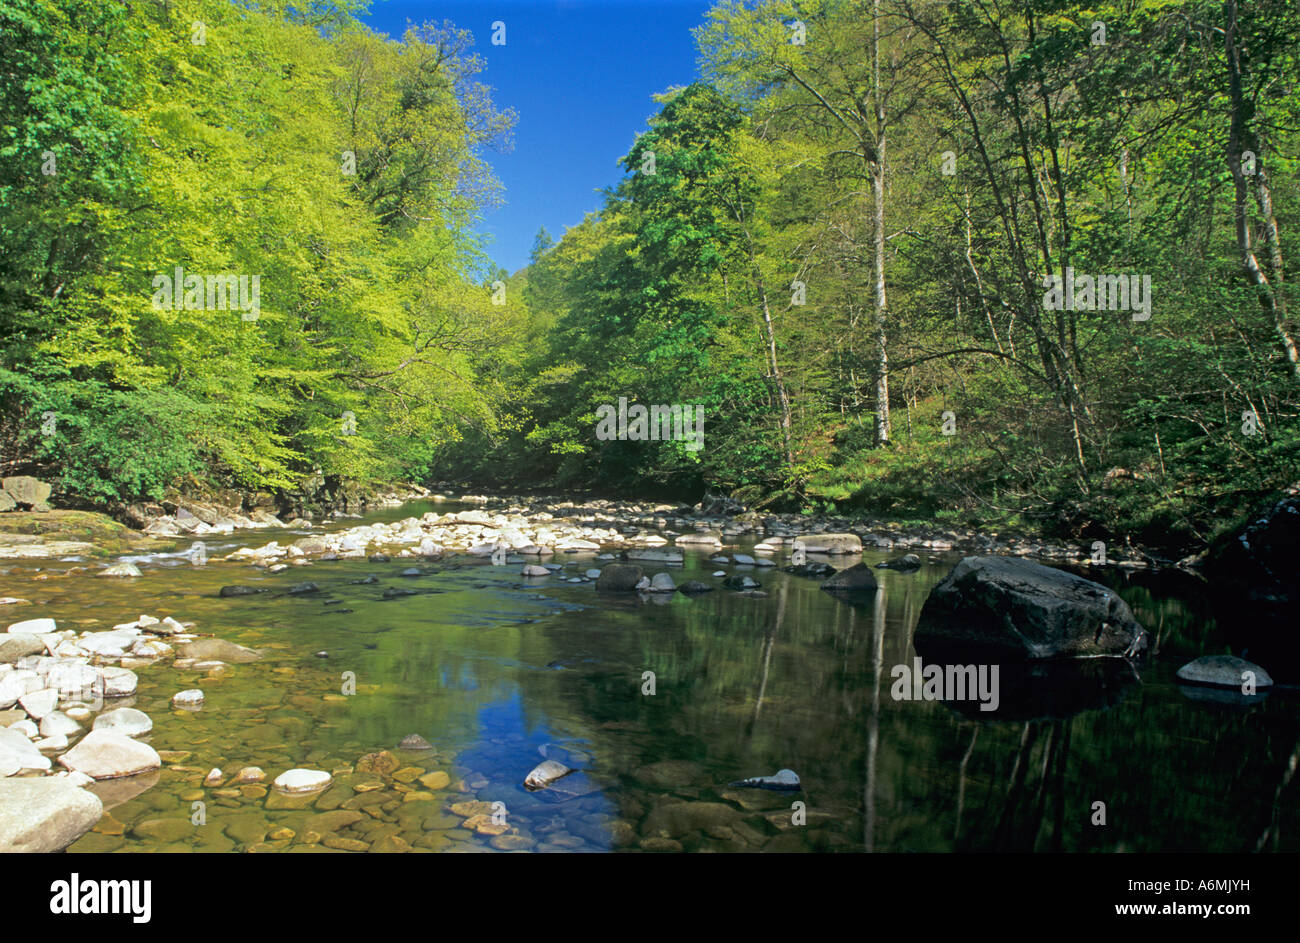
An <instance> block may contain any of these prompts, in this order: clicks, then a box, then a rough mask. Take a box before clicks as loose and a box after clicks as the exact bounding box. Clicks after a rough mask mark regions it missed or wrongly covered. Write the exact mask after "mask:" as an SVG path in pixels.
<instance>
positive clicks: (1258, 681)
mask: <svg viewBox="0 0 1300 943" xmlns="http://www.w3.org/2000/svg"><path fill="white" fill-rule="evenodd" d="M1248 671H1249V672H1252V673H1253V675H1254V684H1255V688H1256V689H1257V690H1262V689H1264V688H1271V687H1272V686H1273V679H1272V678H1271V677H1269V674H1268V672H1267V671H1265V670H1264V669H1263V668H1261V667H1260V666H1259V665H1256V664H1254V663H1253V662H1249V661H1246V660H1245V659H1244V658H1237V657H1235V656H1233V655H1202V656H1201V657H1200V658H1198V659H1196V660H1195V661H1189V662H1188V663H1187V664H1185V665H1183V667H1181V668H1179V669H1178V680H1179V681H1183V682H1185V683H1187V684H1204V685H1210V686H1212V687H1219V688H1236V689H1237V690H1241V688H1242V687H1243V685H1245V683H1246V682H1245V679H1243V678H1242V675H1243V674H1244V673H1245V672H1248Z"/></svg>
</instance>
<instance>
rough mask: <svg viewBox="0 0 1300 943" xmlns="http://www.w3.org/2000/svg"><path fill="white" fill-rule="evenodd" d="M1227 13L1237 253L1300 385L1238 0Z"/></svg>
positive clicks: (1230, 163)
mask: <svg viewBox="0 0 1300 943" xmlns="http://www.w3.org/2000/svg"><path fill="white" fill-rule="evenodd" d="M1223 10H1224V15H1225V17H1226V20H1227V22H1226V23H1225V25H1224V39H1223V42H1224V48H1225V50H1226V52H1227V59H1228V94H1229V97H1230V101H1231V107H1232V123H1231V126H1230V127H1229V130H1228V169H1229V170H1230V171H1231V172H1232V185H1233V207H1232V210H1233V220H1234V223H1235V225H1236V233H1237V251H1238V253H1239V254H1240V256H1241V267H1242V270H1243V272H1244V273H1245V275H1246V280H1247V281H1248V282H1250V284H1251V285H1253V286H1254V287H1255V290H1256V291H1257V292H1258V294H1259V301H1260V304H1261V305H1262V306H1263V308H1264V310H1265V311H1267V312H1268V313H1269V314H1270V315H1272V317H1273V326H1274V328H1275V330H1276V331H1277V335H1278V340H1279V341H1280V342H1281V344H1282V351H1283V353H1284V354H1285V356H1286V359H1287V363H1288V364H1289V365H1290V367H1291V373H1292V375H1293V376H1295V378H1296V379H1297V380H1300V348H1297V346H1296V341H1295V337H1294V335H1293V334H1292V333H1291V329H1290V326H1289V324H1288V323H1287V312H1286V299H1285V298H1284V297H1283V292H1284V282H1283V269H1282V246H1281V243H1280V242H1279V240H1278V228H1277V217H1276V216H1274V214H1273V197H1272V193H1271V190H1270V188H1269V184H1268V174H1267V173H1266V172H1265V170H1264V155H1263V153H1261V149H1260V147H1259V144H1258V141H1257V139H1256V136H1255V134H1254V132H1253V131H1252V130H1251V129H1250V128H1249V127H1248V126H1247V124H1246V120H1247V119H1246V109H1247V103H1246V100H1245V94H1244V93H1243V91H1242V87H1241V41H1240V37H1239V36H1238V35H1237V0H1227V2H1226V3H1224V5H1223ZM1243 149H1247V150H1252V151H1254V152H1255V163H1256V197H1255V198H1256V201H1257V202H1258V204H1259V208H1260V212H1261V213H1262V214H1263V217H1264V230H1265V241H1266V242H1267V243H1268V247H1269V255H1268V262H1269V269H1270V272H1269V274H1268V275H1265V274H1264V270H1263V268H1262V267H1261V266H1260V264H1259V259H1258V258H1257V257H1256V256H1255V249H1254V247H1253V246H1252V244H1251V238H1250V221H1249V219H1247V216H1246V213H1247V205H1248V199H1249V196H1250V187H1249V185H1248V184H1247V182H1246V174H1245V171H1244V170H1243V168H1242V165H1241V154H1242V150H1243ZM1270 276H1271V279H1270Z"/></svg>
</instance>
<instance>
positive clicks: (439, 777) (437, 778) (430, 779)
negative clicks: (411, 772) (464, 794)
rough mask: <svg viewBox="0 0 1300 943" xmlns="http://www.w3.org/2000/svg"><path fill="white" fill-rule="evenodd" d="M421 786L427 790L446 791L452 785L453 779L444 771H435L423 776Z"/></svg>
mask: <svg viewBox="0 0 1300 943" xmlns="http://www.w3.org/2000/svg"><path fill="white" fill-rule="evenodd" d="M420 785H422V786H424V788H425V789H446V788H447V787H448V786H450V785H451V777H450V776H448V775H447V774H446V773H444V772H443V771H442V770H435V771H434V772H432V773H425V774H424V775H423V776H421V777H420Z"/></svg>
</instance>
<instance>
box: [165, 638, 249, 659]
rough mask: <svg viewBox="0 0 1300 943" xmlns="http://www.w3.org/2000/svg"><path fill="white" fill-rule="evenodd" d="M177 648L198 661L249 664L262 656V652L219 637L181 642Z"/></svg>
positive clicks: (184, 654)
mask: <svg viewBox="0 0 1300 943" xmlns="http://www.w3.org/2000/svg"><path fill="white" fill-rule="evenodd" d="M177 650H178V651H179V652H180V654H181V656H182V657H184V658H193V659H195V660H196V661H208V660H216V661H224V662H229V663H230V664H232V665H243V664H247V663H248V662H250V661H257V660H258V659H259V658H261V657H262V654H261V652H258V651H255V650H254V649H251V648H245V647H244V646H243V645H236V644H235V643H234V642H227V641H226V640H225V639H219V638H201V639H195V640H194V641H192V642H181V643H180V644H179V645H178V646H177Z"/></svg>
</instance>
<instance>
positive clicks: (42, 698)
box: [18, 688, 59, 720]
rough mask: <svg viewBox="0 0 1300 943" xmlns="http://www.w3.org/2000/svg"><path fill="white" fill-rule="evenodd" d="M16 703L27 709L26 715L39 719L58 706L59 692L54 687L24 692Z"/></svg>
mask: <svg viewBox="0 0 1300 943" xmlns="http://www.w3.org/2000/svg"><path fill="white" fill-rule="evenodd" d="M18 703H19V704H20V705H21V706H22V709H23V710H25V711H27V714H28V716H30V717H34V718H35V719H37V720H40V719H41V718H42V717H44V716H45V715H46V714H49V713H52V712H53V711H54V708H56V707H58V706H59V692H58V691H57V690H56V689H55V688H44V689H43V690H40V691H33V692H32V693H30V694H24V695H23V696H22V697H20V698H19V699H18Z"/></svg>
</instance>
